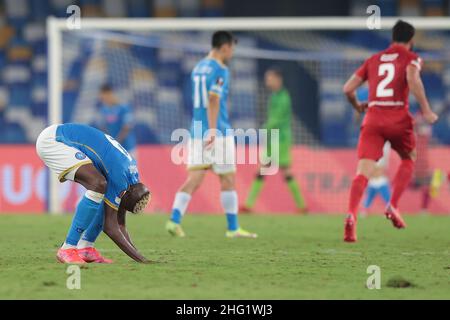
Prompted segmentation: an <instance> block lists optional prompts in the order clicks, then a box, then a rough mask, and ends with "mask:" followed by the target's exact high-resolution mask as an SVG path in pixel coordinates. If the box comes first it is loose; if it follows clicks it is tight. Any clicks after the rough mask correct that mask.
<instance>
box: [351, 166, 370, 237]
mask: <svg viewBox="0 0 450 320" xmlns="http://www.w3.org/2000/svg"><path fill="white" fill-rule="evenodd" d="M375 168H376V162H375V161H374V160H371V159H361V160H359V161H358V167H357V170H356V177H355V178H354V179H353V181H352V186H351V189H350V199H349V206H348V215H347V217H346V219H345V230H344V231H345V232H344V241H346V242H355V241H356V222H357V217H358V207H359V203H360V201H361V198H362V196H363V194H364V190H365V189H366V187H367V183H368V181H369V177H371V176H372V174H373V172H374V171H375Z"/></svg>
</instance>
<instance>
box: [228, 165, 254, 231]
mask: <svg viewBox="0 0 450 320" xmlns="http://www.w3.org/2000/svg"><path fill="white" fill-rule="evenodd" d="M219 179H220V189H221V193H220V202H221V203H222V208H223V210H224V211H225V214H226V217H227V225H228V228H227V232H226V234H225V236H226V237H227V238H256V237H257V235H256V234H255V233H251V232H248V231H246V230H244V229H242V228H241V227H240V226H239V222H238V196H237V193H236V187H235V173H234V172H231V173H226V174H220V175H219Z"/></svg>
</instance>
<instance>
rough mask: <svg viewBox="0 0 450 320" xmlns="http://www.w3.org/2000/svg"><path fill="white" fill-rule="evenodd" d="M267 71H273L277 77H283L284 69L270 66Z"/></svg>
mask: <svg viewBox="0 0 450 320" xmlns="http://www.w3.org/2000/svg"><path fill="white" fill-rule="evenodd" d="M266 72H272V73H273V74H275V75H276V76H277V77H279V78H283V70H281V68H280V67H278V66H271V67H270V68H268V69H267V70H266Z"/></svg>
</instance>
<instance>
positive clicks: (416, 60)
mask: <svg viewBox="0 0 450 320" xmlns="http://www.w3.org/2000/svg"><path fill="white" fill-rule="evenodd" d="M407 64H408V65H410V64H412V65H413V66H415V67H416V68H417V69H419V71H420V70H422V66H423V60H422V58H420V57H419V56H418V55H417V54H415V53H413V52H411V53H410V54H409V56H408V61H407Z"/></svg>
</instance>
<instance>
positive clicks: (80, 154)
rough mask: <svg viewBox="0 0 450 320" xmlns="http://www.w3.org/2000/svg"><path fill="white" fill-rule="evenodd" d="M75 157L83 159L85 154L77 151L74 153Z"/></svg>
mask: <svg viewBox="0 0 450 320" xmlns="http://www.w3.org/2000/svg"><path fill="white" fill-rule="evenodd" d="M75 158H77V159H78V160H83V159H86V155H85V154H84V153H83V152H77V153H75Z"/></svg>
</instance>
